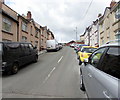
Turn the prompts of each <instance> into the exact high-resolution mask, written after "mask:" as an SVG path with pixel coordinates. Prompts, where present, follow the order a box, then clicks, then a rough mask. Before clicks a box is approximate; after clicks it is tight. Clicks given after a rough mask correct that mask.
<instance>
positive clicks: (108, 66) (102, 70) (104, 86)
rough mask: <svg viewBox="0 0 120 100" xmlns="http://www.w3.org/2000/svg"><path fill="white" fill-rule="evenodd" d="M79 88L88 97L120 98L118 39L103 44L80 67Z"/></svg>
mask: <svg viewBox="0 0 120 100" xmlns="http://www.w3.org/2000/svg"><path fill="white" fill-rule="evenodd" d="M80 72H81V79H80V80H81V82H80V89H81V90H83V91H86V93H87V95H88V98H105V99H104V100H113V99H114V100H120V99H119V98H120V41H119V42H118V41H117V42H116V43H109V44H105V45H104V46H102V47H100V48H98V49H97V50H96V51H95V52H93V53H92V54H91V56H90V57H89V59H85V60H84V63H82V65H81V67H80Z"/></svg>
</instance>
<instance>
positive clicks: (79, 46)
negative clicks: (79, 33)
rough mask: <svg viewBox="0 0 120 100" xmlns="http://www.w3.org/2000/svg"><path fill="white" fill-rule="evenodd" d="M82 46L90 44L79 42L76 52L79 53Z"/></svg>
mask: <svg viewBox="0 0 120 100" xmlns="http://www.w3.org/2000/svg"><path fill="white" fill-rule="evenodd" d="M82 46H88V45H86V44H78V47H77V49H76V53H78V52H79V51H80V50H81V48H82Z"/></svg>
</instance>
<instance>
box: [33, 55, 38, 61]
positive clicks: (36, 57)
mask: <svg viewBox="0 0 120 100" xmlns="http://www.w3.org/2000/svg"><path fill="white" fill-rule="evenodd" d="M37 61H38V56H37V55H36V56H35V58H34V62H35V63H36V62H37Z"/></svg>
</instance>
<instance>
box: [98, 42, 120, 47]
mask: <svg viewBox="0 0 120 100" xmlns="http://www.w3.org/2000/svg"><path fill="white" fill-rule="evenodd" d="M107 46H120V43H111V44H104V45H102V46H100V47H107Z"/></svg>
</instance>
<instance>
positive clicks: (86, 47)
mask: <svg viewBox="0 0 120 100" xmlns="http://www.w3.org/2000/svg"><path fill="white" fill-rule="evenodd" d="M82 47H83V48H98V47H94V46H82Z"/></svg>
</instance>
